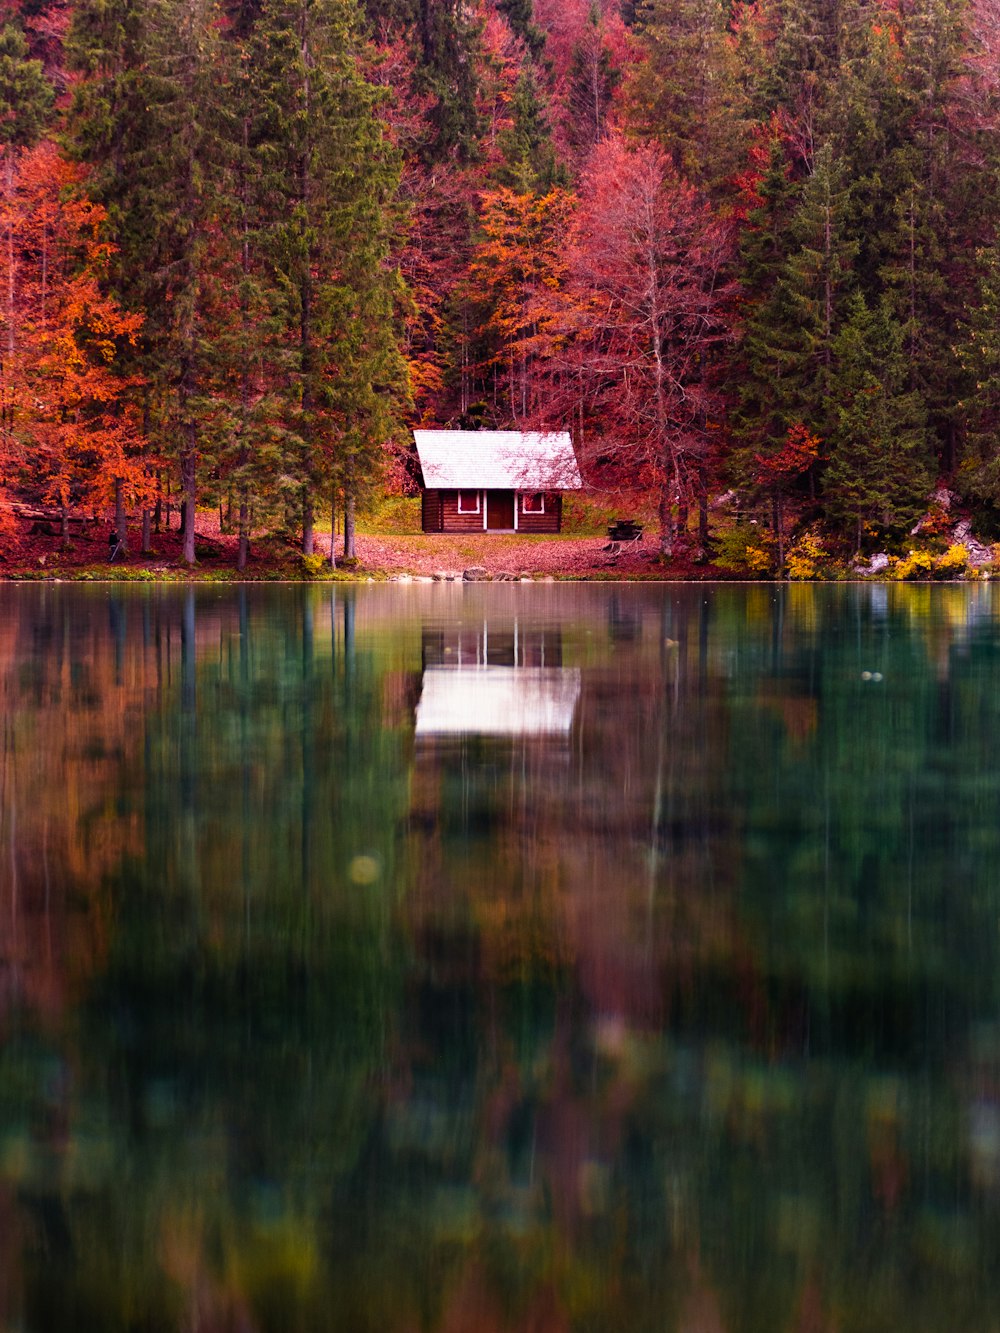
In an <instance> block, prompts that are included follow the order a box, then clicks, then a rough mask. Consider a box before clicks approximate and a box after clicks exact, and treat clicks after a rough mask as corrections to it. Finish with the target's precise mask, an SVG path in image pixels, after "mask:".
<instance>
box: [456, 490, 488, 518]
mask: <svg viewBox="0 0 1000 1333" xmlns="http://www.w3.org/2000/svg"><path fill="white" fill-rule="evenodd" d="M457 495H458V512H459V513H460V514H481V513H482V512H483V493H482V491H458V492H457ZM463 495H475V497H476V507H475V509H466V508H465V506H464V505H463V504H462V496H463Z"/></svg>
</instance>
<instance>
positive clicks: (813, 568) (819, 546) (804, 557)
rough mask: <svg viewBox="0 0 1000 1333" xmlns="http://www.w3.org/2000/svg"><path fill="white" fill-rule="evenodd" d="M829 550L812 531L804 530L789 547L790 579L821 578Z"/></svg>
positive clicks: (788, 565)
mask: <svg viewBox="0 0 1000 1333" xmlns="http://www.w3.org/2000/svg"><path fill="white" fill-rule="evenodd" d="M826 559H827V552H826V550H825V548H824V546H823V543H822V542H821V541H820V540H819V538H818V537H817V536H816V535H815V534H814V533H812V532H804V533H803V534H802V536H801V537H800V538H799V539H798V541H797V542H796V543H795V544H794V545H793V546H791V547H790V548H789V551H788V557H787V560H786V564H787V567H788V577H789V578H790V579H815V578H819V577H820V575H821V573H822V569H823V564H824V562H825V561H826Z"/></svg>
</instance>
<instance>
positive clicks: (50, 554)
mask: <svg viewBox="0 0 1000 1333" xmlns="http://www.w3.org/2000/svg"><path fill="white" fill-rule="evenodd" d="M109 532H110V524H109V523H108V522H104V523H98V524H95V525H93V526H92V527H91V529H90V530H89V531H87V532H84V533H74V535H73V536H72V537H71V539H70V541H69V543H68V544H66V545H65V546H64V545H63V543H62V540H61V537H60V536H59V533H58V532H57V531H52V530H50V529H49V527H48V525H40V524H37V523H35V524H30V523H28V522H27V521H24V520H18V521H17V522H16V524H15V525H14V527H13V528H12V529H11V530H9V531H5V532H0V578H5V577H6V578H21V579H24V578H32V579H39V578H43V579H44V578H59V577H62V578H68V579H74V578H76V579H79V578H81V577H82V578H93V579H101V578H111V579H129V578H136V579H148V578H163V579H171V578H178V577H182V578H184V577H189V576H190V577H194V578H199V577H201V578H212V579H221V580H225V579H227V578H236V577H237V574H236V555H237V539H236V537H235V536H233V535H231V534H228V533H224V532H222V531H221V530H220V527H219V522H218V519H217V518H216V517H214V516H212V515H208V514H199V516H198V524H197V536H196V545H195V550H196V555H197V565H196V568H195V570H194V571H188V570H187V568H186V567H185V566H184V565H183V563H182V561H181V538H180V533H179V532H178V531H177V530H176V528H173V529H170V530H168V531H163V532H160V533H158V534H155V535H154V537H153V543H152V545H153V548H154V549H153V552H152V553H150V554H149V555H142V554H141V541H140V534H139V532H138V529H136V530H135V531H133V530H131V529H130V530H129V554H128V555H127V556H126V557H125V558H124V559H122V558H120V557H119V558H118V559H116V560H115V562H114V563H113V564H112V563H109V561H108V553H109V545H108V535H109ZM341 545H342V538H340V537H338V539H337V547H338V552H339V549H340V547H341ZM316 548H317V551H318V552H320V553H321V554H323V555H328V554H329V550H330V534H329V532H326V533H322V532H320V533H318V534H317V538H316ZM356 548H357V563H356V564H355V565H354V566H352V567H351V569H350V570H344V569H341V571H340V572H341V575H342V576H344V575H349V576H351V577H355V578H368V577H374V578H404V577H406V576H410V577H413V578H433V577H442V576H447V577H457V576H461V574H462V573H463V572H464V571H465V570H467V569H472V568H478V569H482V570H485V571H486V573H487V575H489V576H490V577H493V578H497V577H506V578H535V579H537V578H568V579H714V578H719V577H725V575H723V574H722V573H721V571H719V570H717V569H715V568H713V566H711V565H704V564H702V565H697V564H694V563H693V562H692V561H691V560H689V559H685V558H678V559H677V560H674V561H671V562H670V563H669V564H661V563H660V561H659V559H658V547H657V540H656V537H655V534H653V535H649V536H647V538H646V539H645V540H644V541H641V542H637V543H634V544H623V545H620V546H617V547H615V546H612V545H611V544H610V543H609V542H608V539H607V537H595V536H576V535H572V536H564V535H558V536H545V537H540V536H518V535H517V534H508V533H499V534H489V533H483V534H482V535H480V534H478V533H472V534H463V535H454V536H453V535H443V536H442V535H429V534H423V533H402V534H385V533H382V534H378V535H375V534H370V533H365V532H359V533H358V535H357V538H356ZM303 576H304V571H303V566H302V559H301V556H300V555H299V554H298V552H297V551H296V549H295V548H294V546H292V545H291V544H290V543H288V542H286V541H283V540H282V539H280V538H278V537H274V536H271V537H260V538H257V539H255V540H254V541H253V542H252V543H251V553H250V560H249V563H248V565H247V568H246V572H245V574H244V575H243V576H242V577H244V578H246V579H250V580H274V579H281V578H289V579H301V578H302V577H303ZM320 577H322V571H321V574H320Z"/></svg>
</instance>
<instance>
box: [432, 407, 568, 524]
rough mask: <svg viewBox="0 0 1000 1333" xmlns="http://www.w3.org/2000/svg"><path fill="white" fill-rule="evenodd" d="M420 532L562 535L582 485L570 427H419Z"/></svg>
mask: <svg viewBox="0 0 1000 1333" xmlns="http://www.w3.org/2000/svg"><path fill="white" fill-rule="evenodd" d="M413 435H414V439H415V441H416V445H417V456H418V458H419V459H420V471H421V474H422V492H421V493H422V526H423V530H424V532H559V531H560V529H561V527H562V493H563V491H578V490H580V489H581V488H582V486H583V482H582V480H581V478H580V469H579V467H578V466H577V462H576V455H575V454H574V452H573V443H572V441H571V440H570V437H569V432H568V431H559V432H551V433H548V434H543V433H542V432H540V431H520V430H418V431H414V433H413Z"/></svg>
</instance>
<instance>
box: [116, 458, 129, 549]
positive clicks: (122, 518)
mask: <svg viewBox="0 0 1000 1333" xmlns="http://www.w3.org/2000/svg"><path fill="white" fill-rule="evenodd" d="M115 536H116V537H117V538H118V550H119V552H120V554H121V555H123V556H126V555H128V528H127V520H126V515H125V486H124V484H123V482H122V479H121V477H116V478H115Z"/></svg>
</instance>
